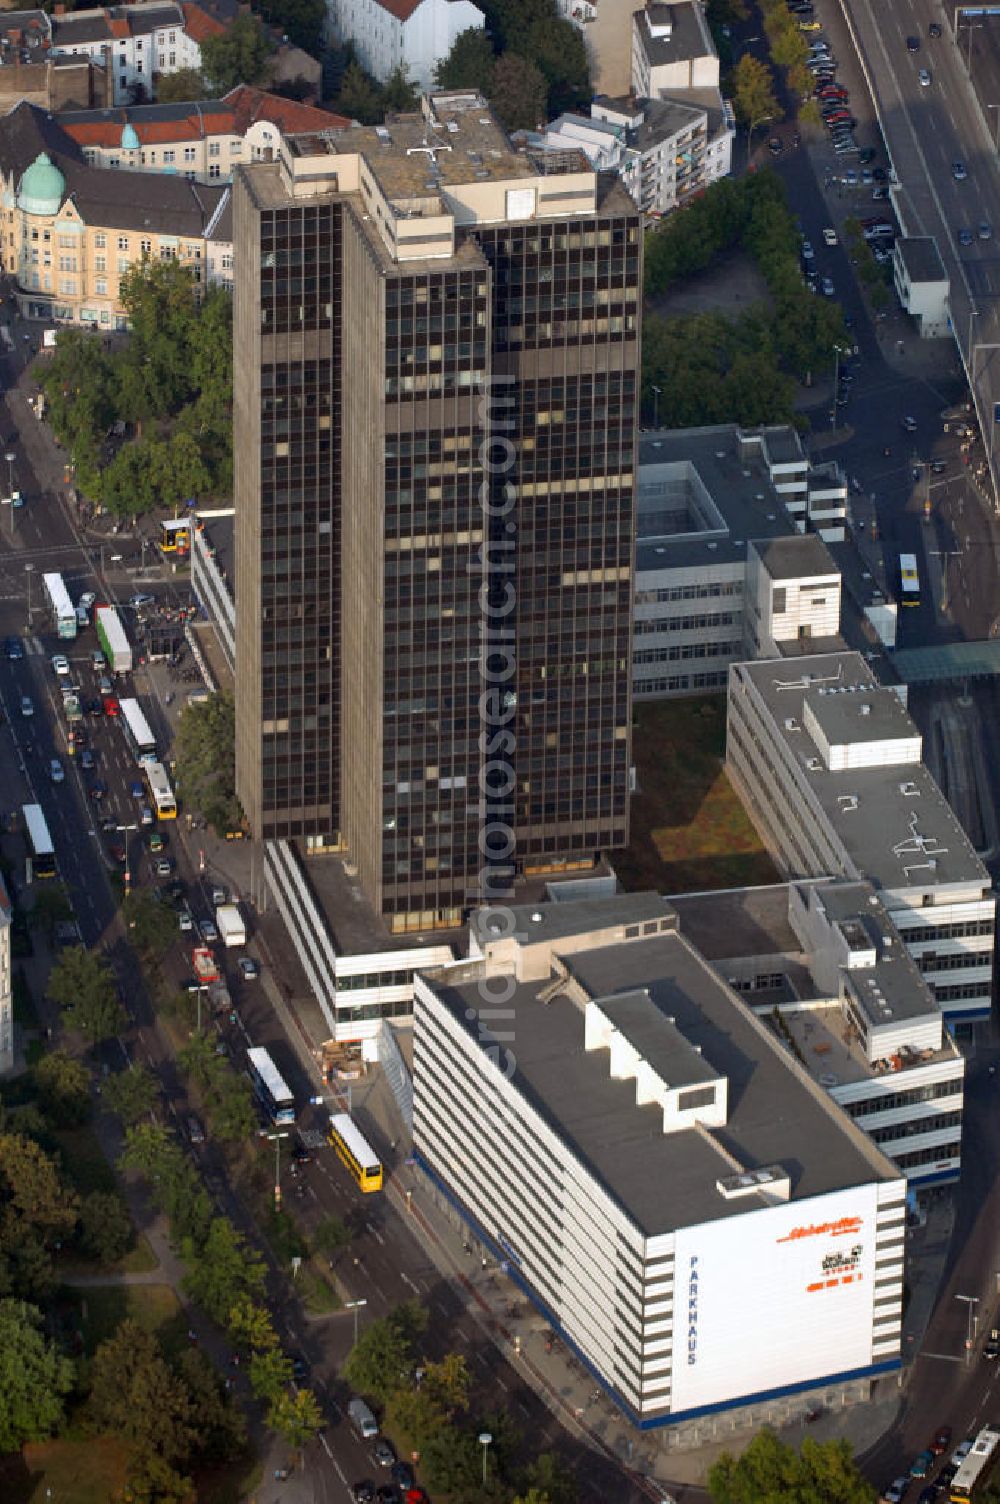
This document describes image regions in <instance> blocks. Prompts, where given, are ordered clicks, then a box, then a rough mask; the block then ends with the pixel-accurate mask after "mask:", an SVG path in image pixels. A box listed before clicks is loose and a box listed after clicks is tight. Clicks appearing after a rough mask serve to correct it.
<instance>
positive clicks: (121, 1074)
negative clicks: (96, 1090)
mask: <svg viewBox="0 0 1000 1504" xmlns="http://www.w3.org/2000/svg"><path fill="white" fill-rule="evenodd" d="M159 1095H160V1088H159V1085H158V1083H157V1080H156V1077H155V1076H154V1075H153V1073H152V1071H151V1070H149V1069H148V1067H146V1066H145V1065H130V1066H127V1067H126V1069H125V1070H123V1071H116V1073H115V1074H114V1075H113V1076H108V1078H107V1079H106V1081H105V1082H104V1085H103V1086H102V1087H101V1098H102V1101H103V1103H104V1107H105V1109H106V1110H107V1111H108V1112H114V1113H117V1114H118V1116H119V1117H120V1118H121V1120H122V1122H123V1123H138V1122H139V1120H140V1119H141V1118H148V1117H149V1114H150V1113H151V1112H152V1111H153V1108H154V1107H155V1106H156V1103H157V1101H158V1099H159Z"/></svg>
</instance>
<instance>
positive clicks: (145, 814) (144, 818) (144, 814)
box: [139, 804, 153, 825]
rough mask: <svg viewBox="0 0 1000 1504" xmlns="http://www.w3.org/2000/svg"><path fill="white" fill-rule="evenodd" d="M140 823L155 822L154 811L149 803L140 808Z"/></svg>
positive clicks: (149, 823) (148, 823) (150, 823)
mask: <svg viewBox="0 0 1000 1504" xmlns="http://www.w3.org/2000/svg"><path fill="white" fill-rule="evenodd" d="M139 824H140V825H152V824H153V811H152V810H151V809H150V807H149V805H148V804H144V805H143V806H142V808H141V809H140V810H139Z"/></svg>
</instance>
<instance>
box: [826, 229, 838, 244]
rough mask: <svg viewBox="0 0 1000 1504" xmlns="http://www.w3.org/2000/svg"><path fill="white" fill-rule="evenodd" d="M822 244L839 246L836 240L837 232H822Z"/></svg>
mask: <svg viewBox="0 0 1000 1504" xmlns="http://www.w3.org/2000/svg"><path fill="white" fill-rule="evenodd" d="M823 244H824V245H837V244H839V242H838V240H837V232H836V230H824V231H823Z"/></svg>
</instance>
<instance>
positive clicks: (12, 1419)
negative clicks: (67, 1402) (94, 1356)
mask: <svg viewBox="0 0 1000 1504" xmlns="http://www.w3.org/2000/svg"><path fill="white" fill-rule="evenodd" d="M72 1387H73V1364H72V1363H71V1362H70V1361H69V1359H68V1358H65V1357H63V1356H62V1354H61V1353H60V1352H59V1351H58V1349H57V1348H56V1346H55V1345H54V1343H52V1342H49V1341H47V1340H46V1338H45V1336H44V1334H43V1331H42V1313H41V1311H39V1310H38V1308H37V1306H32V1305H27V1304H26V1303H25V1302H24V1301H20V1300H0V1453H7V1452H18V1451H20V1449H21V1447H22V1446H23V1445H24V1443H25V1442H26V1441H41V1440H42V1439H43V1437H46V1436H51V1435H52V1432H53V1431H58V1429H59V1428H60V1426H61V1425H62V1422H63V1398H64V1396H65V1395H67V1394H69V1392H70V1390H71V1389H72Z"/></svg>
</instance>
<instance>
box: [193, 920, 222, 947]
mask: <svg viewBox="0 0 1000 1504" xmlns="http://www.w3.org/2000/svg"><path fill="white" fill-rule="evenodd" d="M198 933H199V935H200V936H201V938H202V939H203V940H204V942H205V944H206V945H211V944H212V942H213V941H215V940H218V938H219V932H218V930H217V929H216V928H215V921H214V920H213V919H199V920H198Z"/></svg>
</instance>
